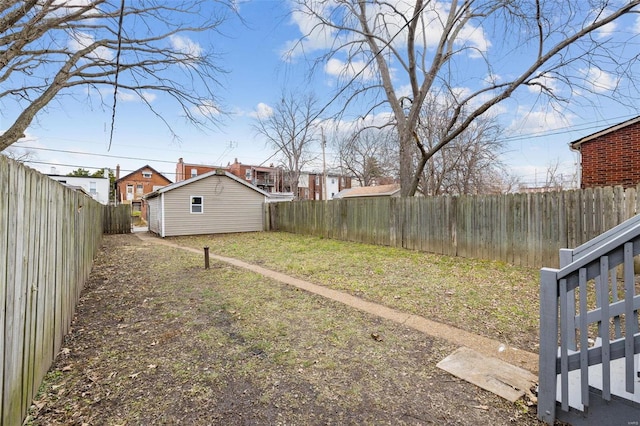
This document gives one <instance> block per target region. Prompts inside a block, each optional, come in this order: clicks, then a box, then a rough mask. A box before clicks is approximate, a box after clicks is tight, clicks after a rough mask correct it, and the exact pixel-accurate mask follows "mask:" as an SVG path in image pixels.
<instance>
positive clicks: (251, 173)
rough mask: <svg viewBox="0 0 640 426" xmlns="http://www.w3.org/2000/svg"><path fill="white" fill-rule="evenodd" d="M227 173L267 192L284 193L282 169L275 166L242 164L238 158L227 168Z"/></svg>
mask: <svg viewBox="0 0 640 426" xmlns="http://www.w3.org/2000/svg"><path fill="white" fill-rule="evenodd" d="M227 171H229V173H231V174H233V175H234V176H237V177H239V178H240V179H243V180H244V181H246V182H247V183H250V184H252V185H254V186H257V187H258V188H260V189H261V190H263V191H265V192H268V193H272V192H282V169H281V168H279V167H274V166H273V164H271V165H270V166H269V167H265V166H252V165H250V164H242V163H240V162H239V161H238V159H237V158H236V159H235V161H234V162H233V164H229V165H228V166H227Z"/></svg>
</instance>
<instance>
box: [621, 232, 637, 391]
mask: <svg viewBox="0 0 640 426" xmlns="http://www.w3.org/2000/svg"><path fill="white" fill-rule="evenodd" d="M634 295H635V277H634V273H633V243H625V245H624V306H625V311H624V324H625V326H624V328H625V330H624V334H625V336H624V356H625V374H624V376H625V383H626V386H625V389H626V391H627V392H629V393H633V392H634V389H635V380H634V377H633V376H634V375H635V371H634V362H633V361H634V335H635V334H636V330H637V328H638V319H637V316H636V315H637V314H636V313H635V310H634V309H633V297H634Z"/></svg>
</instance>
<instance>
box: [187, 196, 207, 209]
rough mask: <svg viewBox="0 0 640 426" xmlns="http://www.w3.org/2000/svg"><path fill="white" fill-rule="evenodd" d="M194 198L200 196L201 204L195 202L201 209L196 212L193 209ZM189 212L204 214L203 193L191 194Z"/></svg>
mask: <svg viewBox="0 0 640 426" xmlns="http://www.w3.org/2000/svg"><path fill="white" fill-rule="evenodd" d="M194 198H200V204H195V205H196V206H198V205H199V206H200V211H199V212H194V211H193V206H194V204H193V199H194ZM189 212H190V213H191V214H202V213H204V197H203V196H202V195H191V196H190V197H189Z"/></svg>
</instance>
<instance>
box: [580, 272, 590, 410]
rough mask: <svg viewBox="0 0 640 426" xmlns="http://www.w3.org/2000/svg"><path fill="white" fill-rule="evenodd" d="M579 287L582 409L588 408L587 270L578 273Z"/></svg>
mask: <svg viewBox="0 0 640 426" xmlns="http://www.w3.org/2000/svg"><path fill="white" fill-rule="evenodd" d="M578 282H579V287H580V394H581V401H582V405H584V408H585V410H586V408H587V407H588V406H589V323H588V322H587V269H586V268H580V270H579V271H578Z"/></svg>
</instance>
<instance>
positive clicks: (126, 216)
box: [102, 204, 131, 234]
mask: <svg viewBox="0 0 640 426" xmlns="http://www.w3.org/2000/svg"><path fill="white" fill-rule="evenodd" d="M103 217H104V219H103V224H102V232H104V233H105V234H128V233H130V232H131V206H130V205H129V204H119V205H117V206H104V216H103Z"/></svg>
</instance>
